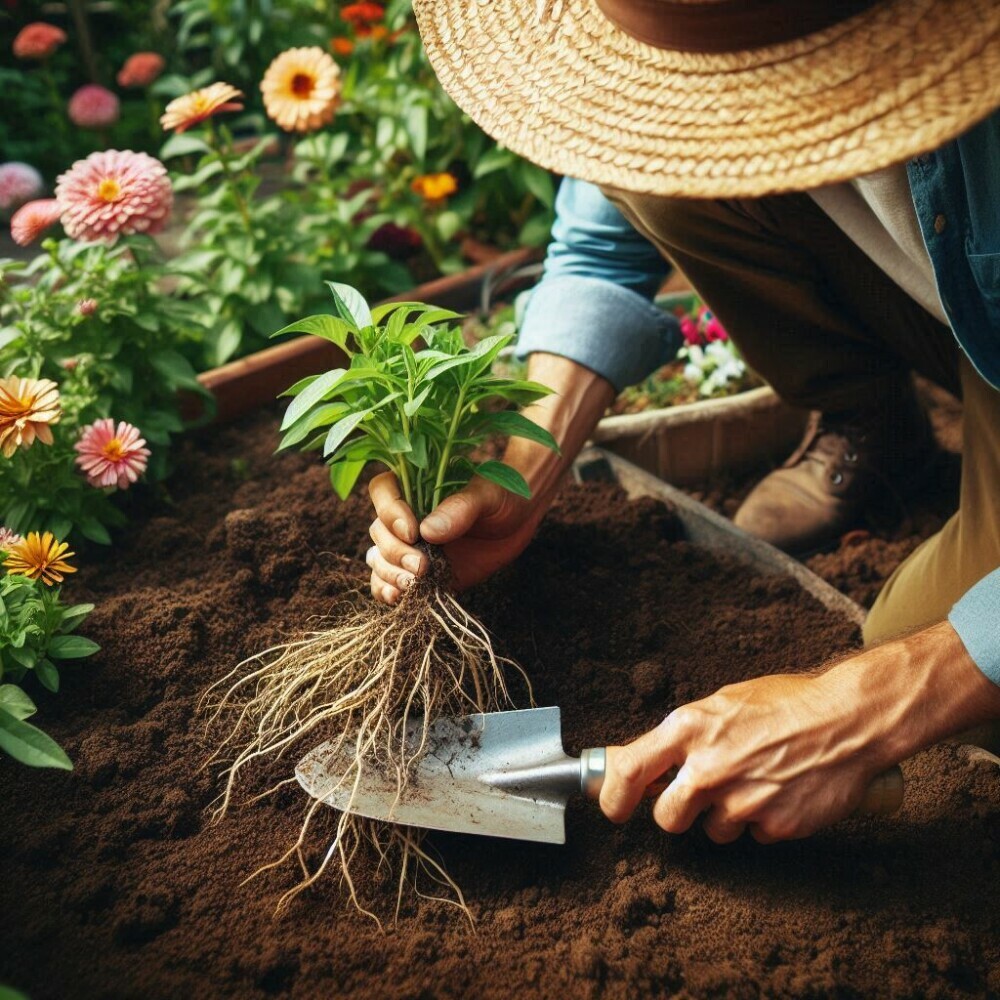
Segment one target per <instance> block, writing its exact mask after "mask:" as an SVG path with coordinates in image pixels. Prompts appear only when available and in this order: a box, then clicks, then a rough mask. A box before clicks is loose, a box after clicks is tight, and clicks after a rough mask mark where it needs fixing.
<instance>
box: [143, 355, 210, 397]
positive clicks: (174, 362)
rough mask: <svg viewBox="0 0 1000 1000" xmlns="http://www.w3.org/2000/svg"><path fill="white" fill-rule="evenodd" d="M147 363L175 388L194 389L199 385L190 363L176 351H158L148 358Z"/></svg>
mask: <svg viewBox="0 0 1000 1000" xmlns="http://www.w3.org/2000/svg"><path fill="white" fill-rule="evenodd" d="M149 363H150V364H151V365H152V366H153V367H154V368H155V369H156V370H157V371H158V372H159V373H160V374H161V375H163V376H164V377H165V378H167V379H169V380H170V381H171V382H172V383H173V385H175V386H177V387H183V388H185V389H196V388H198V386H199V384H200V383H199V382H198V377H197V375H196V374H195V370H194V369H193V368H192V367H191V363H190V362H189V361H188V359H187V358H185V357H184V355H183V354H181V353H179V352H178V351H174V350H170V349H167V350H165V351H158V352H157V353H156V354H153V355H152V356H151V357H150V359H149Z"/></svg>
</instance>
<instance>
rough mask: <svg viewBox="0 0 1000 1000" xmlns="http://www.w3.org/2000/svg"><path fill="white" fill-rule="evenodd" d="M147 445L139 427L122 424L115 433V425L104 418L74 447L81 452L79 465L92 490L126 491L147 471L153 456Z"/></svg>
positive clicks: (77, 460)
mask: <svg viewBox="0 0 1000 1000" xmlns="http://www.w3.org/2000/svg"><path fill="white" fill-rule="evenodd" d="M145 445H146V442H145V441H144V440H143V439H142V438H141V437H140V436H139V429H138V427H133V426H132V424H128V423H126V422H125V421H124V420H121V421H119V423H118V427H117V429H116V428H115V422H114V421H113V420H112V419H111V418H110V417H105V418H104V419H103V420H95V421H94V422H93V423H92V424H91V425H90V426H89V427H87V428H86V429H85V430H84V432H83V436H82V437H81V438H80V440H79V441H77V443H76V444H75V445H73V447H74V448H75V449H76V450H77V452H78V454H77V459H76V464H77V465H78V466H80V468H81V470H82V471H83V472H84V473H85V474H86V476H87V482H88V483H90V485H91V486H96V487H104V486H117V487H118V489H120V490H125V489H128V487H129V486H130V485H131V484H132V483H134V482H135V481H136V480H137V479H138V478H139V476H140V475H142V473H143V472H145V471H146V460H147V459H148V458H149V454H150V453H149V449H148V448H147V447H145Z"/></svg>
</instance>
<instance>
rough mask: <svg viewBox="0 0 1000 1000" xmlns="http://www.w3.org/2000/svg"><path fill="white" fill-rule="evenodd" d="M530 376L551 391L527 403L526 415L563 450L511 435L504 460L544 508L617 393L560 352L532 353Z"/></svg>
mask: <svg viewBox="0 0 1000 1000" xmlns="http://www.w3.org/2000/svg"><path fill="white" fill-rule="evenodd" d="M528 378H529V379H531V380H532V381H534V382H540V383H541V384H542V385H546V386H548V387H549V388H550V389H551V390H552V393H551V395H549V396H545V397H544V398H542V399H540V400H538V401H537V402H535V403H532V404H531V406H528V407H526V408H525V409H524V411H523V412H524V415H525V416H526V417H527V418H528V419H529V420H533V421H534V422H535V423H536V424H539V425H540V426H541V427H544V428H545V429H546V430H547V431H548V432H549V433H550V434H551V435H552V436H553V437H554V438H555V439H556V441H557V442H558V444H559V448H560V453H556V452H554V451H551V450H550V449H548V448H546V447H545V446H544V445H540V444H536V443H535V442H534V441H528V440H526V439H525V438H511V440H510V443H509V444H508V445H507V449H506V451H505V453H504V461H505V462H506V463H507V464H508V465H511V466H513V467H514V468H515V469H517V471H518V472H520V473H521V475H522V476H524V478H525V480H526V482H527V483H528V486H529V487H530V488H531V500H530V501H529V504H530V506H531V508H532V509H538V508H540V509H542V510H544V509H546V508H547V507H548V505H549V503H550V502H551V500H552V497H553V496H554V495H555V491H556V489H557V488H558V485H559V481H560V479H561V478H562V475H563V473H564V472H565V471H566V469H567V468H568V467H569V466H570V465H571V464H572V462H573V460H574V459H575V458H576V456H577V454H578V453H579V451H580V449H581V448H582V447H583V445H584V443H585V442H586V441H587V440H588V439H589V438H590V436H591V434H592V432H593V430H594V427H595V426H596V425H597V422H598V420H600V419H601V417H602V416H603V415H604V412H605V411H606V410H607V408H608V406H609V405H610V403H611V401H612V400H613V399H614V395H615V391H614V388H613V387H612V385H611V383H610V382H608V381H607V379H605V378H603V377H602V376H600V375H598V374H596V373H595V372H592V371H591V370H590V369H589V368H585V367H583V365H580V364H577V363H576V362H575V361H570V360H569V359H568V358H563V357H560V356H559V355H555V354H532V355H531V359H530V362H529V365H528Z"/></svg>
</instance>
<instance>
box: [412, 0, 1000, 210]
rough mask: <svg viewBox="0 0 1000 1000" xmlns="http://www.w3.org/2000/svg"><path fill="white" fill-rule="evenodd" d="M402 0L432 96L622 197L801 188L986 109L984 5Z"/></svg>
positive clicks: (988, 40) (990, 28) (988, 54)
mask: <svg viewBox="0 0 1000 1000" xmlns="http://www.w3.org/2000/svg"><path fill="white" fill-rule="evenodd" d="M413 7H414V10H415V12H416V16H417V22H418V25H419V27H420V33H421V35H422V36H423V40H424V45H425V46H426V49H427V52H428V55H429V56H430V60H431V63H432V64H433V66H434V69H435V71H436V72H437V75H438V77H439V79H440V80H441V83H442V84H443V85H444V88H445V90H447V91H448V93H449V94H450V95H451V96H452V97H453V98H454V100H455V101H456V102H457V103H458V105H459V106H460V107H461V108H462V109H463V110H464V111H466V112H467V113H468V114H469V115H470V116H471V117H472V118H473V119H474V120H475V121H476V122H477V123H478V124H479V125H481V126H482V127H483V129H485V130H486V132H488V133H489V134H490V135H492V136H494V137H495V138H496V139H497V140H499V141H500V142H502V143H503V144H504V145H505V146H508V147H509V148H510V149H512V150H513V151H514V152H516V153H519V154H520V155H522V156H525V157H527V158H528V159H529V160H533V161H534V162H535V163H539V164H541V165H542V166H543V167H547V168H549V169H551V170H554V171H556V172H557V173H562V174H568V175H570V176H573V177H579V178H582V179H584V180H590V181H595V182H597V183H600V184H605V185H609V186H611V187H615V188H620V189H623V190H626V191H637V192H641V193H646V194H659V195H685V196H690V197H704V198H730V197H755V196H759V195H764V194H773V193H776V192H779V191H786V190H806V189H809V188H813V187H818V186H820V185H823V184H829V183H833V182H835V181H841V180H846V179H848V178H851V177H856V176H859V175H861V174H865V173H869V172H871V171H873V170H877V169H880V168H882V167H886V166H889V165H890V164H893V163H898V162H900V161H902V160H905V159H908V158H910V157H912V156H916V155H918V154H920V153H925V152H928V151H930V150H932V149H935V148H936V147H938V146H940V145H941V144H942V143H944V142H946V141H948V140H949V139H953V138H954V137H955V136H957V135H959V134H960V133H962V132H963V131H965V130H966V129H967V128H969V127H970V126H972V125H973V124H975V123H976V122H977V121H979V120H980V119H982V118H984V117H985V116H986V115H988V114H989V113H990V112H991V111H993V110H994V109H995V108H996V107H997V106H1000V0H839V2H838V0H414V2H413ZM642 39H645V40H642Z"/></svg>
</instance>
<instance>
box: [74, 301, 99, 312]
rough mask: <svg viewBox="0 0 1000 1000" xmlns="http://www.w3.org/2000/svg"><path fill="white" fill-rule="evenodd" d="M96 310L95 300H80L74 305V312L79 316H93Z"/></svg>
mask: <svg viewBox="0 0 1000 1000" xmlns="http://www.w3.org/2000/svg"><path fill="white" fill-rule="evenodd" d="M96 309H97V299H80V301H79V302H77V304H76V311H77V313H78V314H79V315H80V316H93V315H94V311H95V310H96Z"/></svg>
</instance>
